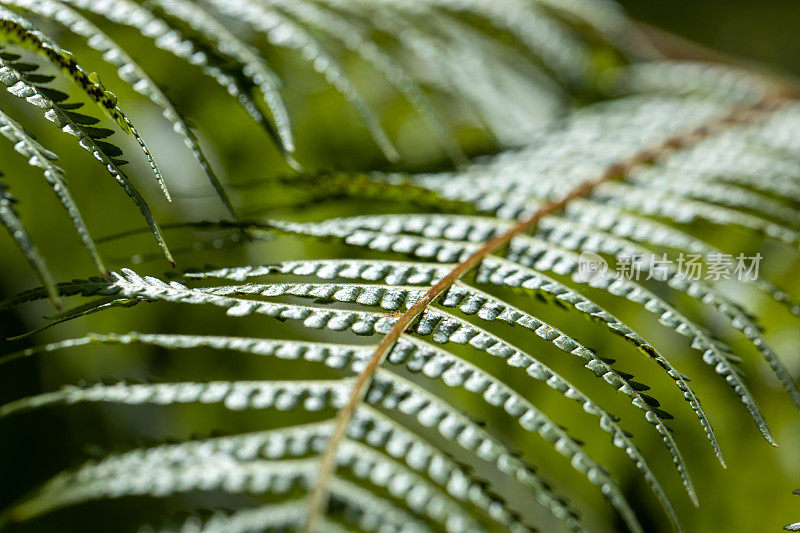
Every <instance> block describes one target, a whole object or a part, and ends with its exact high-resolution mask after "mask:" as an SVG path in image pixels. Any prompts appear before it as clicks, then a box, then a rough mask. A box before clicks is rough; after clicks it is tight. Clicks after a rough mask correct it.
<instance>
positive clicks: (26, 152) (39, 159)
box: [0, 110, 106, 283]
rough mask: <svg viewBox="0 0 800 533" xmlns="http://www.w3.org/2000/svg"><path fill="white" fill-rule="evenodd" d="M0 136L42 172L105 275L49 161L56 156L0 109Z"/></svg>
mask: <svg viewBox="0 0 800 533" xmlns="http://www.w3.org/2000/svg"><path fill="white" fill-rule="evenodd" d="M0 134H1V135H3V136H4V137H5V138H6V139H8V140H9V141H10V142H11V143H13V144H14V150H16V151H17V152H18V153H19V154H20V155H22V156H24V157H26V158H27V159H28V164H29V165H32V166H35V167H38V168H40V169H42V175H43V176H44V178H45V180H47V183H48V184H49V185H50V187H51V188H52V189H53V192H55V193H56V196H57V197H58V200H59V202H60V203H61V205H62V207H64V210H65V211H66V212H67V215H68V216H69V218H70V219H71V220H72V225H73V226H75V230H76V231H77V232H78V235H79V236H80V238H81V241H82V242H83V246H84V247H85V248H86V250H87V251H88V252H89V255H90V256H91V258H92V260H93V261H94V264H95V266H96V267H97V270H99V271H100V272H101V273H103V274H105V273H106V268H105V266H104V265H103V261H102V259H100V254H99V253H98V252H97V248H96V246H95V244H94V240H92V237H91V235H90V234H89V229H88V228H87V227H86V224H85V223H84V221H83V217H82V216H81V213H80V211H79V210H78V206H76V205H75V201H74V200H73V199H72V195H71V194H70V192H69V189H67V184H66V183H65V182H64V179H63V176H64V171H63V170H62V169H61V168H60V167H59V166H58V165H56V164H55V163H54V162H53V161H54V160H55V159H56V158H57V157H56V155H55V154H54V153H52V152H50V151H49V150H47V149H45V148H44V147H43V146H42V145H41V144H39V143H38V142H37V141H36V139H34V138H33V136H32V135H31V134H30V133H29V132H27V131H26V130H25V128H23V127H22V125H21V124H20V123H19V122H17V121H15V120H14V119H13V118H11V117H10V116H8V115H7V114H5V113H4V112H3V111H2V110H0ZM51 283H52V282H51Z"/></svg>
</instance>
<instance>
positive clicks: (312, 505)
mask: <svg viewBox="0 0 800 533" xmlns="http://www.w3.org/2000/svg"><path fill="white" fill-rule="evenodd" d="M780 102H781V99H780V98H778V97H770V98H766V99H764V100H762V101H761V102H759V103H757V104H755V105H752V106H737V107H735V108H734V109H733V110H731V112H730V113H728V114H726V115H724V116H723V117H721V118H719V119H717V120H715V121H712V122H710V123H707V124H703V125H701V126H698V127H696V128H694V129H692V130H690V131H689V132H687V133H685V134H683V135H677V136H674V137H670V138H668V139H666V140H665V141H663V142H662V143H661V144H659V145H658V146H655V147H653V148H651V149H644V150H641V151H640V152H638V153H636V154H635V155H633V156H632V157H630V158H628V159H625V160H623V161H622V162H619V163H616V164H613V165H611V166H609V167H608V168H607V169H606V170H605V171H604V172H603V173H602V174H601V175H600V176H598V177H597V178H595V179H591V180H587V181H586V182H584V183H582V184H580V185H578V186H577V187H575V188H574V189H572V190H571V191H570V192H569V193H568V194H567V195H566V196H564V197H563V198H561V199H560V200H557V201H551V202H547V203H545V204H544V205H543V206H542V207H541V208H540V209H539V210H537V211H536V212H535V213H533V214H532V215H531V216H530V217H528V218H527V219H525V220H523V221H521V222H519V223H517V224H516V225H514V226H513V227H512V228H511V229H509V230H508V231H507V232H505V233H504V234H502V235H499V236H497V237H494V238H493V239H491V240H489V241H487V242H486V243H484V244H483V246H481V247H480V248H479V249H478V250H476V251H475V252H473V253H472V254H471V255H470V256H469V257H467V258H466V259H464V260H463V261H462V262H460V263H459V264H457V265H456V266H455V267H454V268H453V270H451V271H450V272H449V273H448V274H447V275H446V276H445V277H444V278H442V279H441V280H440V281H439V282H438V283H436V284H435V285H434V286H432V287H431V288H430V289H429V290H428V291H427V292H426V293H425V295H424V296H423V297H422V298H420V299H419V300H417V302H416V303H414V305H412V306H411V307H410V308H409V309H408V310H407V311H406V312H405V313H403V314H402V315H401V316H400V317H399V318H398V320H397V322H396V323H395V324H394V326H393V327H392V329H391V330H390V331H389V333H387V334H386V336H385V337H384V338H383V339H382V340H381V342H380V344H378V346H377V347H376V348H375V351H374V352H373V354H372V356H371V357H370V359H369V361H368V362H367V366H366V367H364V369H363V370H362V371H361V373H360V374H359V375H358V378H357V379H356V381H355V384H354V385H353V392H352V393H351V395H350V397H349V399H348V401H347V403H346V404H345V406H344V407H342V408H341V409H340V410H339V413H338V414H337V416H336V423H335V428H334V432H333V434H332V435H331V438H330V440H329V441H328V445H327V447H326V449H325V451H324V452H323V455H322V458H321V459H320V466H319V475H318V477H317V480H316V482H315V485H314V487H313V489H312V491H311V496H310V500H309V507H308V513H307V515H306V522H305V524H304V525H303V529H302V531H303V533H313V532H314V528H315V527H316V524H317V522H318V520H319V518H320V516H321V515H322V514H323V510H324V507H325V506H326V504H327V494H328V490H327V486H328V482H329V480H330V477H331V475H332V474H333V472H334V470H335V467H336V464H335V463H336V450H337V448H338V447H339V444H340V443H341V441H342V439H343V438H344V436H345V432H346V431H347V427H348V425H349V423H350V420H351V419H352V417H353V414H354V413H355V410H356V409H357V408H358V405H359V404H360V403H361V400H362V399H363V397H364V394H366V391H367V388H368V385H369V383H370V381H371V380H372V376H373V375H374V374H375V371H376V370H377V369H378V367H379V366H380V364H381V363H382V362H383V359H384V357H385V356H386V354H387V353H388V352H389V350H391V349H392V347H393V346H394V344H395V342H397V339H398V338H399V337H400V335H401V334H402V333H403V332H404V331H405V330H406V328H407V327H408V326H409V325H410V324H411V322H413V321H414V320H415V319H416V318H417V317H418V316H419V315H420V314H421V313H422V312H423V311H424V310H425V309H426V308H427V307H428V305H430V304H431V303H433V301H434V300H436V298H438V297H439V296H440V295H442V294H443V293H444V292H445V291H446V290H447V289H448V288H449V287H450V286H451V285H452V284H453V283H455V282H456V281H457V280H458V279H459V278H461V277H462V276H464V275H465V274H466V273H467V272H469V271H470V270H472V269H473V268H475V267H476V266H478V265H479V264H480V263H481V261H483V260H484V259H485V258H486V257H487V256H489V255H490V254H492V253H493V252H495V251H497V250H499V249H501V248H503V247H504V246H506V245H507V244H508V243H509V242H510V241H511V239H513V238H514V237H515V236H517V235H519V234H520V233H523V232H526V231H528V230H530V229H532V228H533V227H534V226H536V224H537V223H538V222H539V220H540V219H541V218H542V217H544V216H547V215H549V214H551V213H553V212H555V211H558V210H559V209H562V208H563V207H565V206H566V205H567V204H568V203H570V202H571V201H573V200H575V199H578V198H581V197H584V196H587V195H588V194H590V193H591V192H592V191H593V190H594V189H595V188H596V187H598V186H599V185H601V184H603V183H605V182H607V181H611V180H615V179H622V178H623V177H624V176H625V175H626V174H628V173H629V172H631V171H632V170H634V169H635V168H637V167H641V166H645V165H649V164H652V163H653V162H654V161H655V160H656V159H658V158H660V157H662V156H664V155H667V154H669V153H672V152H674V151H677V150H680V149H682V148H684V147H686V146H687V145H691V144H695V143H697V142H699V141H701V140H703V139H705V138H707V137H709V136H711V135H714V134H716V133H718V132H719V131H720V130H722V129H725V128H727V127H730V126H733V125H736V124H742V123H746V122H750V121H751V120H753V119H755V118H756V117H757V116H759V115H760V114H761V113H762V112H765V111H771V110H773V109H774V108H775V106H776V105H778V104H779V103H780Z"/></svg>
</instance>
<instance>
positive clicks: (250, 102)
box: [62, 0, 294, 164]
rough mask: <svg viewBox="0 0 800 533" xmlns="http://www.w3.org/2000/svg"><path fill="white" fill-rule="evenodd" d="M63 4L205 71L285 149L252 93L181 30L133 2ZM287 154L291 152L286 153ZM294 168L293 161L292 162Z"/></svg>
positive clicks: (277, 110) (278, 103) (72, 0)
mask: <svg viewBox="0 0 800 533" xmlns="http://www.w3.org/2000/svg"><path fill="white" fill-rule="evenodd" d="M62 1H63V3H66V4H69V5H72V6H74V7H76V8H80V9H84V10H87V11H89V12H91V13H94V14H95V15H98V16H101V17H104V18H105V19H107V20H109V21H111V22H115V23H117V24H123V25H126V26H130V27H132V28H134V29H136V30H137V31H139V32H140V33H141V34H142V35H143V36H145V37H147V38H149V39H152V41H153V44H155V46H157V47H158V48H161V49H162V50H165V51H167V52H169V53H171V54H173V55H174V56H176V57H178V58H180V59H182V60H184V61H186V62H188V63H189V64H191V65H196V66H198V67H200V69H201V71H202V72H203V73H204V74H206V75H207V76H209V77H210V78H212V79H213V80H215V81H216V82H217V83H218V84H219V85H220V86H221V87H223V88H224V89H225V90H226V92H227V93H228V94H229V95H230V96H232V97H233V98H235V99H236V101H237V102H238V103H239V105H240V106H241V107H242V109H244V110H245V112H246V113H247V114H248V116H249V117H250V118H251V119H252V120H253V121H254V122H255V123H256V124H258V125H260V126H261V127H262V128H264V129H265V131H266V132H267V133H268V134H269V135H270V137H271V138H272V139H273V140H274V141H275V143H276V146H278V147H279V148H280V147H281V146H282V143H281V141H280V137H279V135H278V133H277V131H276V130H275V128H274V127H273V125H272V122H271V121H270V119H269V117H268V116H267V115H265V114H264V113H263V112H262V111H261V109H260V108H259V106H258V105H257V104H256V102H255V100H254V99H253V98H252V96H251V95H250V92H249V89H248V88H247V87H245V86H243V84H242V83H240V82H239V80H238V79H237V78H236V75H235V73H230V72H227V71H226V70H225V69H224V68H223V67H221V66H219V65H218V64H217V63H218V61H217V60H216V58H215V57H212V55H211V54H210V50H207V49H205V47H203V46H202V43H199V42H197V41H195V40H193V39H191V38H187V37H185V36H184V35H182V34H181V33H180V32H179V31H178V30H177V29H175V28H173V27H172V26H170V24H169V23H168V22H167V21H166V20H164V19H163V18H161V17H159V16H157V15H156V14H155V13H153V12H152V11H150V10H148V9H146V8H145V7H143V6H141V5H139V4H137V3H135V2H132V1H129V0H113V1H111V2H101V3H98V2H94V1H92V0H62ZM273 103H274V104H275V105H276V106H277V107H276V108H275V109H271V110H270V111H271V113H272V114H273V116H275V115H278V116H283V115H285V114H286V113H285V111H284V109H283V107H284V105H283V102H282V100H275V101H274V102H273ZM284 153H285V154H286V153H288V152H284ZM288 162H289V163H290V164H294V160H293V159H289V161H288Z"/></svg>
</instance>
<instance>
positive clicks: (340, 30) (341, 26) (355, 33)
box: [268, 0, 466, 164]
mask: <svg viewBox="0 0 800 533" xmlns="http://www.w3.org/2000/svg"><path fill="white" fill-rule="evenodd" d="M268 3H269V4H271V5H274V6H275V7H277V8H279V9H280V10H282V11H284V12H285V13H286V14H287V15H290V16H292V17H294V18H295V20H297V21H298V22H302V23H303V24H305V25H307V26H310V27H312V28H313V29H314V30H316V31H319V32H323V33H325V34H327V35H329V36H331V37H333V38H334V39H336V40H337V41H338V42H339V43H341V44H342V45H343V46H344V47H346V48H347V49H348V50H350V51H352V52H355V53H356V54H358V55H360V56H361V57H362V58H363V59H364V60H365V61H367V62H369V63H370V64H371V65H372V66H373V67H374V68H375V69H376V70H378V71H380V72H381V73H383V75H384V77H385V78H386V79H387V81H389V83H391V84H392V85H393V86H394V87H395V88H396V89H397V90H398V91H399V92H400V93H402V94H403V96H405V98H406V100H408V102H409V103H410V104H411V105H412V106H413V107H414V109H415V110H416V112H417V114H418V115H419V116H420V117H421V118H422V119H423V120H424V121H425V122H426V123H427V125H428V128H429V129H430V131H431V132H432V133H433V134H434V135H435V136H436V138H437V139H438V141H439V144H441V146H442V148H443V149H444V151H445V152H446V153H447V154H448V156H449V157H450V159H451V160H452V161H453V162H454V163H456V164H463V163H464V162H465V161H466V155H465V154H464V151H463V150H462V149H461V146H460V145H459V144H458V141H457V140H456V139H455V138H454V137H453V135H452V133H450V131H449V130H448V128H447V126H446V125H445V124H444V122H443V120H442V119H441V118H440V117H439V114H438V112H437V111H436V109H435V108H434V106H433V104H431V102H430V101H429V100H428V97H427V96H426V95H425V93H424V92H423V91H422V89H421V88H420V87H419V85H417V82H416V81H415V80H414V79H413V78H412V77H411V76H409V75H408V74H407V73H406V72H405V70H404V69H403V68H402V67H401V66H400V65H399V64H398V63H397V62H396V61H394V60H393V59H392V57H391V56H390V55H388V54H387V53H385V52H384V51H382V50H381V49H380V48H379V47H378V46H377V45H376V44H375V43H373V42H372V41H370V40H369V38H367V37H366V36H365V35H363V32H362V31H361V29H360V28H359V27H358V26H356V25H355V24H353V23H351V22H350V21H349V20H347V19H346V18H345V17H342V16H339V15H337V14H336V13H334V12H332V11H330V10H326V9H323V8H322V7H321V6H318V5H316V4H315V3H313V2H306V1H302V0H301V1H298V2H294V1H291V0H268Z"/></svg>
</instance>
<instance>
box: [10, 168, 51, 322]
mask: <svg viewBox="0 0 800 533" xmlns="http://www.w3.org/2000/svg"><path fill="white" fill-rule="evenodd" d="M0 176H2V174H0ZM16 202H17V199H16V198H14V197H13V196H12V195H11V194H10V193H9V192H8V186H7V185H6V184H5V183H0V222H2V224H3V227H4V228H5V229H6V231H8V233H9V235H11V238H12V239H14V243H15V244H16V246H17V248H18V249H19V251H20V252H22V255H24V256H25V259H27V260H28V263H29V264H30V265H31V268H33V271H34V272H36V276H37V277H38V278H39V281H40V282H41V283H42V285H44V293H45V294H46V295H47V297H48V298H50V300H51V301H52V302H53V305H54V306H55V307H56V308H60V307H61V300H60V298H59V297H58V292H57V291H56V288H55V285H56V284H55V281H54V280H53V276H52V274H50V271H49V270H48V269H47V265H46V263H45V261H44V258H43V257H42V256H41V254H39V251H38V250H37V249H36V247H35V246H34V245H33V241H31V238H30V235H28V231H27V230H26V229H25V226H23V224H22V221H21V220H20V219H19V216H18V215H17V212H16V210H15V209H14V204H15V203H16Z"/></svg>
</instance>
